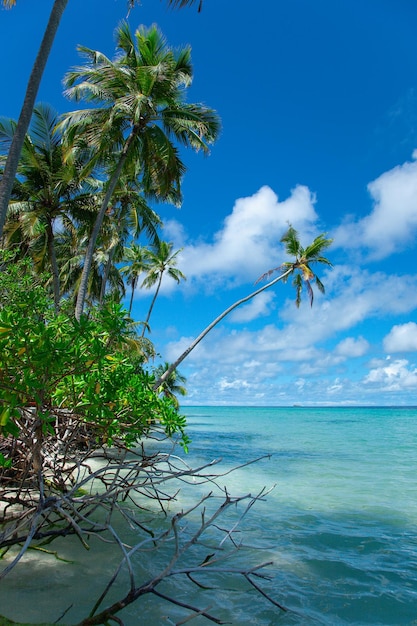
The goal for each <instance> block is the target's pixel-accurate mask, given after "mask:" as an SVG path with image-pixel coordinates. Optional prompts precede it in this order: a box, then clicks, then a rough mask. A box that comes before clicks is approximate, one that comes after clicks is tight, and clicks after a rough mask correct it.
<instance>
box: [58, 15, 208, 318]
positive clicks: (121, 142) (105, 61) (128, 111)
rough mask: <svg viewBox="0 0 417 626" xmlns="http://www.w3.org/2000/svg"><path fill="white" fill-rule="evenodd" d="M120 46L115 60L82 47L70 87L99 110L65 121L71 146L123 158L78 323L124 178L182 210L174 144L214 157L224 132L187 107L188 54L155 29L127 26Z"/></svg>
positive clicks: (115, 166)
mask: <svg viewBox="0 0 417 626" xmlns="http://www.w3.org/2000/svg"><path fill="white" fill-rule="evenodd" d="M116 46H117V50H118V54H117V56H116V57H115V59H114V60H111V59H109V58H107V57H106V56H105V55H104V54H102V53H101V52H98V51H95V50H91V49H89V48H85V47H79V51H80V52H81V54H83V55H84V56H85V57H86V63H85V65H83V66H80V67H76V68H74V69H73V70H72V71H70V72H68V74H67V75H66V77H65V81H64V82H65V85H66V91H65V93H66V95H67V96H68V97H69V98H72V99H75V100H82V99H84V100H86V101H87V102H91V103H92V104H93V105H94V106H93V107H92V108H90V109H87V110H79V111H75V112H72V113H68V114H67V115H66V116H64V121H63V128H64V129H65V130H66V131H67V134H68V139H69V141H70V142H71V143H73V144H75V143H76V142H77V140H78V139H79V138H82V140H83V141H87V142H88V144H89V146H90V147H92V148H94V150H95V153H96V158H97V161H100V160H101V162H102V163H107V164H108V163H109V159H110V158H111V155H113V154H117V155H118V158H117V159H116V161H114V162H113V163H110V167H109V169H108V180H107V183H106V193H105V195H104V198H103V202H102V205H101V208H100V211H99V213H98V215H97V219H96V223H95V225H94V228H93V231H92V233H91V237H90V241H89V245H88V249H87V254H86V258H85V262H84V268H83V276H82V280H81V284H80V289H79V293H78V298H77V305H76V311H75V316H76V318H77V319H79V318H80V317H81V315H82V312H83V308H84V301H85V294H86V288H87V283H88V274H89V271H90V267H91V262H92V258H93V254H94V247H95V245H96V241H97V238H98V235H99V233H100V229H101V226H102V223H103V219H104V216H105V214H106V211H107V208H108V206H109V205H110V203H111V201H112V198H113V194H114V192H115V190H116V187H117V183H118V181H119V179H120V177H121V176H122V175H123V173H129V175H132V176H134V177H135V179H136V180H138V181H140V184H141V187H142V190H143V194H144V196H145V197H146V198H153V199H156V200H161V201H169V202H173V203H176V204H179V203H180V201H181V189H180V184H181V178H182V176H183V174H184V172H185V166H184V164H183V163H182V161H181V159H180V157H179V153H178V149H177V147H176V146H175V145H174V143H173V141H172V140H175V141H176V142H177V143H179V144H182V145H185V146H186V147H190V148H192V149H193V150H196V151H197V150H202V151H203V152H205V153H207V152H208V144H210V143H212V142H213V141H214V140H215V139H216V137H217V135H218V133H219V128H220V124H219V119H218V117H217V114H216V113H215V112H214V111H213V110H211V109H208V108H207V107H205V106H203V105H201V104H187V103H185V94H186V89H187V87H189V85H190V84H191V80H192V66H191V53H190V48H189V47H187V48H184V49H183V50H180V51H179V52H174V51H173V50H172V49H171V48H170V47H169V46H168V45H167V43H166V41H165V39H164V37H163V36H162V34H161V33H160V32H159V30H158V28H157V27H156V26H152V27H151V28H149V29H146V28H144V27H141V28H139V29H138V30H137V31H136V33H135V34H134V35H132V33H131V32H130V29H129V26H128V24H127V23H126V22H123V23H121V24H120V26H119V27H118V28H117V29H116Z"/></svg>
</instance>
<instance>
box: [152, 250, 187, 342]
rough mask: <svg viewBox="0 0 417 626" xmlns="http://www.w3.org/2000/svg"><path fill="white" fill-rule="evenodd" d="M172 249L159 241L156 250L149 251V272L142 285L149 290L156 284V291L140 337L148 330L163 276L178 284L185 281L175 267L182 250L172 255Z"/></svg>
mask: <svg viewBox="0 0 417 626" xmlns="http://www.w3.org/2000/svg"><path fill="white" fill-rule="evenodd" d="M172 248H173V244H172V243H167V242H166V241H160V242H159V245H158V247H157V248H156V249H155V248H154V250H151V251H150V253H149V270H148V274H147V276H146V278H145V280H144V281H143V283H142V285H143V286H144V287H146V288H147V289H150V288H151V287H153V286H154V285H155V284H156V289H155V293H154V295H153V298H152V301H151V304H150V307H149V311H148V315H147V316H146V320H145V322H144V325H143V330H142V337H143V336H144V335H145V331H146V329H147V328H149V319H150V317H151V313H152V310H153V307H154V304H155V301H156V299H157V297H158V294H159V290H160V288H161V284H162V278H163V276H164V274H167V276H169V277H170V278H172V279H173V280H175V281H176V282H177V283H179V282H180V280H185V276H184V274H183V273H182V272H181V270H179V269H178V268H177V267H176V265H177V256H178V254H179V253H180V252H181V250H182V248H181V249H180V250H177V251H176V252H174V253H173V252H172Z"/></svg>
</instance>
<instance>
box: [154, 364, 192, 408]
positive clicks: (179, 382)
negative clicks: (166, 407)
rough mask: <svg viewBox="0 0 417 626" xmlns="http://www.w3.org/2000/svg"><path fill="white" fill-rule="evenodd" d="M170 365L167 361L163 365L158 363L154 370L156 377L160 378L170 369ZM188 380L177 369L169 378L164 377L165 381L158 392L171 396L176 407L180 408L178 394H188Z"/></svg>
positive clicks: (167, 396)
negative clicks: (185, 385)
mask: <svg viewBox="0 0 417 626" xmlns="http://www.w3.org/2000/svg"><path fill="white" fill-rule="evenodd" d="M169 367H170V364H169V363H168V362H167V361H165V363H162V364H161V365H158V367H157V368H156V369H155V372H154V374H155V377H156V378H157V379H159V378H160V377H161V376H162V375H163V374H164V373H165V372H166V371H167V370H168V369H169ZM186 381H187V379H186V378H185V376H182V374H180V373H179V372H177V371H176V370H173V371H172V372H171V374H170V375H169V376H168V377H167V378H164V381H163V382H162V383H161V385H160V386H159V388H158V393H160V394H162V395H163V396H165V397H166V398H170V399H171V400H172V402H173V403H174V405H175V407H176V408H177V409H178V407H179V402H178V398H177V394H180V395H181V396H186V395H187V390H186V388H185V387H184V384H185V383H186Z"/></svg>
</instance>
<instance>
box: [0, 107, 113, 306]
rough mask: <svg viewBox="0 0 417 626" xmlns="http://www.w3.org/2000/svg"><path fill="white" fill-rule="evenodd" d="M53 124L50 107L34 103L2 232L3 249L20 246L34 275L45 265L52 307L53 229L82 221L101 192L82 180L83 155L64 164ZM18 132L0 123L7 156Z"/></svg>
mask: <svg viewBox="0 0 417 626" xmlns="http://www.w3.org/2000/svg"><path fill="white" fill-rule="evenodd" d="M57 119H58V118H57V113H56V112H55V111H54V110H53V109H52V108H51V107H49V106H48V105H43V104H38V105H37V106H36V107H35V109H34V111H33V118H32V123H31V126H30V129H29V133H28V134H27V135H26V137H25V141H24V143H23V147H22V151H21V158H20V161H19V167H18V177H17V179H16V180H15V184H14V187H13V190H12V200H11V202H10V204H9V220H8V222H7V224H6V230H5V233H6V245H11V244H13V243H15V242H19V243H20V244H21V245H22V244H23V247H24V249H26V250H27V251H28V252H29V253H30V254H31V256H32V258H33V259H34V261H35V266H36V268H37V270H38V271H42V270H44V269H45V267H46V266H48V265H49V269H51V272H52V283H53V293H54V302H55V307H56V308H58V306H59V300H60V284H59V268H58V262H57V256H56V249H55V239H56V236H57V233H56V224H57V223H58V224H59V229H62V228H63V220H64V218H65V216H67V217H68V216H69V215H70V214H73V215H78V217H80V216H81V215H84V214H85V212H86V211H88V212H89V213H90V214H91V211H92V210H93V208H94V202H95V200H94V194H95V193H96V192H97V191H98V190H99V189H100V187H101V184H100V183H99V182H98V181H97V180H95V179H94V178H93V177H89V176H86V170H85V169H84V165H85V160H86V159H87V160H88V155H87V154H84V155H80V154H79V155H77V158H75V159H71V160H69V159H67V160H64V146H63V143H62V136H61V134H60V133H59V132H58V131H57V129H56V124H57ZM16 128H17V124H16V123H15V122H13V120H6V121H4V122H3V121H0V152H2V153H5V152H6V151H7V148H8V147H9V146H10V144H11V143H12V142H13V139H14V137H15V132H16ZM1 160H3V159H1ZM58 236H59V234H58Z"/></svg>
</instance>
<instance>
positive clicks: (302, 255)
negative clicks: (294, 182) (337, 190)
mask: <svg viewBox="0 0 417 626" xmlns="http://www.w3.org/2000/svg"><path fill="white" fill-rule="evenodd" d="M332 241H333V240H332V239H327V238H326V237H325V235H324V234H321V235H319V236H318V237H316V238H315V239H314V241H313V243H312V244H310V245H309V246H307V248H303V247H302V245H301V243H300V240H299V237H298V233H297V231H296V230H295V229H294V228H293V227H292V226H291V225H290V226H289V228H288V230H287V232H286V233H285V234H284V235H283V237H282V238H281V242H282V243H283V244H284V247H285V252H286V253H287V254H289V255H291V256H293V257H295V260H293V261H286V262H285V263H283V264H282V265H280V266H279V267H275V268H273V269H271V270H269V271H268V272H266V273H265V274H263V275H262V276H261V277H260V278H259V279H258V280H257V281H256V282H257V283H258V282H259V281H261V280H263V279H264V278H266V277H268V276H270V275H271V274H273V273H274V272H276V271H279V272H281V273H280V275H279V276H277V277H276V278H274V279H273V280H271V281H269V282H268V283H267V284H266V285H264V286H263V287H260V288H259V289H257V290H256V291H253V292H252V293H250V294H249V295H248V296H246V297H244V298H242V299H241V300H237V301H236V302H234V303H233V304H232V305H231V306H229V307H228V308H227V309H226V310H225V311H223V313H221V314H220V315H219V316H218V317H216V319H215V320H213V321H212V322H211V324H209V325H208V326H207V327H206V328H205V329H204V330H203V331H202V332H201V333H200V334H199V335H198V337H197V338H196V339H194V341H193V342H192V343H191V344H190V346H189V347H188V348H187V349H186V350H185V351H184V352H183V353H182V354H181V355H180V356H179V357H178V359H176V361H174V363H172V364H171V365H170V366H169V367H168V368H167V370H166V371H165V373H164V374H162V375H161V376H160V377H159V378H158V380H157V381H156V382H155V384H154V385H153V389H154V390H157V389H159V387H160V386H161V384H163V382H164V381H165V380H166V379H167V378H169V376H170V375H171V374H172V372H173V371H175V369H176V368H177V367H178V365H179V364H180V363H181V362H182V361H183V360H184V359H185V358H186V357H187V356H188V355H189V354H190V352H191V351H192V350H194V348H195V347H196V346H197V345H198V344H199V343H200V341H201V340H202V339H204V337H205V336H206V335H207V334H208V333H209V332H210V331H211V330H212V329H213V328H214V327H215V326H217V324H218V323H219V322H220V321H221V320H222V319H223V318H224V317H226V315H228V314H229V313H230V312H231V311H233V310H234V309H236V308H237V307H238V306H240V305H241V304H244V303H245V302H248V300H251V299H252V298H254V297H255V296H257V295H258V294H260V293H261V292H262V291H265V289H269V288H270V287H272V286H273V285H275V284H276V283H278V282H279V281H283V282H286V281H287V280H288V278H289V277H290V276H292V275H294V280H293V284H294V286H295V288H296V300H295V304H296V305H297V307H298V306H299V305H300V302H301V292H302V287H303V285H304V286H305V287H306V289H307V293H308V295H309V298H310V304H311V306H312V305H313V288H312V286H311V281H312V280H314V281H315V283H316V285H317V287H318V289H319V291H321V292H322V293H324V285H323V283H322V282H321V280H320V279H319V277H318V276H317V274H315V273H314V272H313V270H312V269H311V266H312V264H315V263H320V264H321V265H327V266H329V267H332V264H331V262H330V261H329V260H328V259H327V258H326V257H324V256H323V255H322V252H323V250H325V249H326V248H328V247H329V246H330V245H331V243H332ZM255 284H256V283H255Z"/></svg>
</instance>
